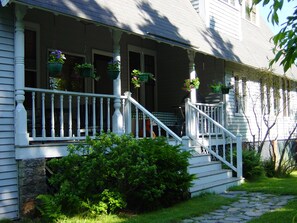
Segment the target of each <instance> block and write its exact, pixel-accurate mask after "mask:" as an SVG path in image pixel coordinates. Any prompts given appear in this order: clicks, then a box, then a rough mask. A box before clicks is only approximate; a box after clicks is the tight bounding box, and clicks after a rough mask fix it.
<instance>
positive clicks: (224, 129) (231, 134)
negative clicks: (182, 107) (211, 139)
mask: <svg viewBox="0 0 297 223" xmlns="http://www.w3.org/2000/svg"><path fill="white" fill-rule="evenodd" d="M189 106H191V107H192V108H193V109H195V110H196V111H197V112H199V113H200V114H201V115H202V116H204V117H205V118H206V119H207V120H208V121H210V122H212V123H213V124H214V125H215V126H217V127H218V128H220V129H222V130H223V131H224V132H225V133H227V134H228V135H230V136H231V137H232V139H234V140H235V139H236V136H235V135H234V134H233V133H232V132H230V131H229V130H228V129H226V128H225V127H224V126H222V125H221V124H220V123H218V122H217V121H215V120H214V119H212V118H211V117H209V116H208V115H207V114H206V113H205V112H203V111H201V110H200V109H198V108H197V107H195V106H194V105H193V104H191V103H190V102H189Z"/></svg>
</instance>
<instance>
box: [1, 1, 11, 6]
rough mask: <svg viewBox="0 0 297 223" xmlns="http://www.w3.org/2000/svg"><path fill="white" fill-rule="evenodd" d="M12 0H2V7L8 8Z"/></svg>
mask: <svg viewBox="0 0 297 223" xmlns="http://www.w3.org/2000/svg"><path fill="white" fill-rule="evenodd" d="M9 1H10V0H1V4H2V6H3V7H4V6H6V5H7V4H8V3H9Z"/></svg>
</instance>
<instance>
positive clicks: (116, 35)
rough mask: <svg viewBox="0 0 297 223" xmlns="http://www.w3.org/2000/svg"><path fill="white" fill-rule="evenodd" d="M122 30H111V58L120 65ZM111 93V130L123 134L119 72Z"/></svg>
mask: <svg viewBox="0 0 297 223" xmlns="http://www.w3.org/2000/svg"><path fill="white" fill-rule="evenodd" d="M121 36H122V32H120V31H116V30H113V31H112V38H113V60H114V61H118V62H119V63H120V67H121V55H120V40H121ZM113 94H114V95H115V96H116V98H115V100H114V105H113V106H114V110H115V111H114V113H113V116H112V132H114V133H116V134H123V133H124V129H123V115H122V113H121V111H120V108H121V99H120V97H121V72H120V74H119V76H118V78H117V79H115V80H114V81H113Z"/></svg>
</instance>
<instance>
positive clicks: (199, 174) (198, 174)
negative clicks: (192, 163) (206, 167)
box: [195, 169, 232, 179]
mask: <svg viewBox="0 0 297 223" xmlns="http://www.w3.org/2000/svg"><path fill="white" fill-rule="evenodd" d="M228 172H232V171H231V170H227V169H220V170H211V171H206V172H203V173H197V174H195V175H197V176H198V179H199V178H202V177H208V176H212V175H217V174H221V173H228Z"/></svg>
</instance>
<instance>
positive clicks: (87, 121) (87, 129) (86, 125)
mask: <svg viewBox="0 0 297 223" xmlns="http://www.w3.org/2000/svg"><path fill="white" fill-rule="evenodd" d="M88 100H89V98H88V97H85V129H86V136H88V135H89V114H88Z"/></svg>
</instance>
